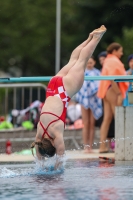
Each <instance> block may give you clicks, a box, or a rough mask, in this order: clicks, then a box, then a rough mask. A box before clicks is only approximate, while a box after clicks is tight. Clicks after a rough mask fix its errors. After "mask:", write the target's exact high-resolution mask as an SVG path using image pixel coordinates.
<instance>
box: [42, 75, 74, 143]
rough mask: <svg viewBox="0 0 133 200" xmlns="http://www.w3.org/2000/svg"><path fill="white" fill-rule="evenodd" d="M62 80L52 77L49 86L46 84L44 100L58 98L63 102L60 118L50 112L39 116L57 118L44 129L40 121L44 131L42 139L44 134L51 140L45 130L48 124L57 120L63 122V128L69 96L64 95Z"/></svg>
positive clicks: (58, 77)
mask: <svg viewBox="0 0 133 200" xmlns="http://www.w3.org/2000/svg"><path fill="white" fill-rule="evenodd" d="M62 79H63V77H60V76H54V77H53V78H52V79H51V80H50V82H49V84H48V87H47V92H46V98H47V97H49V96H57V97H59V98H60V99H61V100H62V102H63V112H62V114H61V116H58V115H56V114H54V113H51V112H42V113H41V115H42V114H51V115H54V116H56V117H57V118H58V119H56V120H53V121H51V122H50V123H49V124H48V125H47V127H46V128H45V127H44V126H43V124H42V122H41V121H40V125H41V126H42V128H43V130H44V133H43V135H42V138H43V137H44V135H45V134H47V135H48V137H49V138H50V139H52V138H51V137H50V135H49V134H48V132H47V129H48V127H49V126H50V124H52V123H54V122H56V121H58V120H62V121H63V122H64V126H65V118H66V112H67V106H68V103H69V101H70V97H69V96H68V95H67V93H66V90H65V88H64V85H63V80H62Z"/></svg>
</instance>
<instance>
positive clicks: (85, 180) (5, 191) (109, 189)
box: [0, 160, 133, 200]
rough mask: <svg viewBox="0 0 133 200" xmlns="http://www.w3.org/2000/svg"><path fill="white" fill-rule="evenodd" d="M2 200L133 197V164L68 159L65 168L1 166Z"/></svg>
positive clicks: (85, 199)
mask: <svg viewBox="0 0 133 200" xmlns="http://www.w3.org/2000/svg"><path fill="white" fill-rule="evenodd" d="M0 199H2V200H7V199H8V200H9V199H12V200H30V199H31V200H34V199H38V200H45V199H48V200H82V199H83V200H93V199H94V200H110V199H111V200H112V199H114V200H119V199H120V200H128V199H130V200H131V199H133V163H132V162H117V163H115V164H113V163H108V162H101V161H98V160H67V161H66V164H65V167H64V170H62V169H60V170H56V171H54V170H53V168H49V169H47V170H42V169H38V168H37V167H36V164H35V163H33V164H21V165H20V164H16V165H0Z"/></svg>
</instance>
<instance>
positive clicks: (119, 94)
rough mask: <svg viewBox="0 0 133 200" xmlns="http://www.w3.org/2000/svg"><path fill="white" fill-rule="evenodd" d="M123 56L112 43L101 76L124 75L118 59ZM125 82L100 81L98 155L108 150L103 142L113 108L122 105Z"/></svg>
mask: <svg viewBox="0 0 133 200" xmlns="http://www.w3.org/2000/svg"><path fill="white" fill-rule="evenodd" d="M122 55H123V48H122V46H121V45H120V44H119V43H115V42H114V43H112V44H110V45H109V46H108V48H107V57H106V59H105V61H104V64H103V69H102V73H101V75H106V76H108V75H125V74H126V71H125V68H124V65H123V63H122V62H121V61H120V58H121V57H122ZM128 85H129V84H128V83H127V82H119V83H115V82H114V81H110V80H102V81H100V86H99V89H98V97H99V98H101V99H103V104H104V118H103V122H102V125H101V128H100V142H101V143H100V150H99V152H100V153H107V152H108V148H107V146H106V143H105V142H104V141H105V140H106V139H107V134H108V130H109V126H110V123H111V121H112V118H113V116H114V112H115V106H120V105H122V100H123V98H125V95H126V91H127V89H128Z"/></svg>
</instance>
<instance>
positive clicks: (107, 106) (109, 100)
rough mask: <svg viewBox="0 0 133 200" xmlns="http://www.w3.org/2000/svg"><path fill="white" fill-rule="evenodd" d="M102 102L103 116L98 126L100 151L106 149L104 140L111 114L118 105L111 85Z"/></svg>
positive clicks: (112, 114)
mask: <svg viewBox="0 0 133 200" xmlns="http://www.w3.org/2000/svg"><path fill="white" fill-rule="evenodd" d="M103 104H104V118H103V122H102V125H101V128H100V142H101V143H100V150H99V152H100V153H102V152H107V151H108V147H107V143H106V142H105V141H106V139H107V134H108V130H109V126H110V123H111V121H112V118H113V116H114V115H115V106H117V105H118V96H117V94H116V93H115V92H114V90H113V88H112V87H110V88H109V89H108V91H107V93H106V96H105V98H104V99H103ZM119 105H120V104H119Z"/></svg>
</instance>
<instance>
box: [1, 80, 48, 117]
mask: <svg viewBox="0 0 133 200" xmlns="http://www.w3.org/2000/svg"><path fill="white" fill-rule="evenodd" d="M1 88H3V89H4V94H3V98H2V104H3V105H2V109H3V113H1V114H3V115H5V116H6V115H7V114H8V112H9V100H11V101H10V102H12V104H13V105H10V107H12V109H17V101H18V95H17V89H19V97H20V96H21V105H20V110H22V109H24V107H25V106H24V105H25V98H26V97H25V89H28V90H29V95H28V98H27V99H26V100H28V105H30V104H31V103H32V102H33V89H34V88H36V89H37V95H36V100H39V101H41V89H43V90H44V92H45V93H46V88H47V87H46V85H44V84H41V83H14V84H11V83H10V84H0V89H1ZM44 100H45V99H44Z"/></svg>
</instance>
